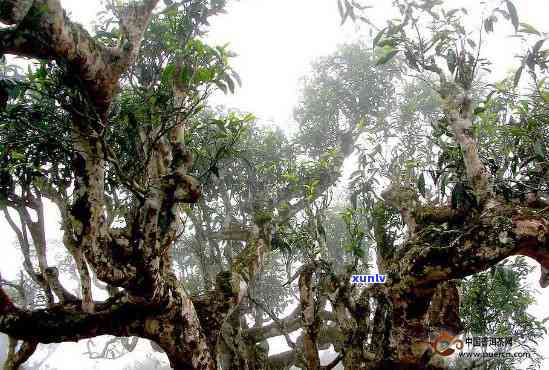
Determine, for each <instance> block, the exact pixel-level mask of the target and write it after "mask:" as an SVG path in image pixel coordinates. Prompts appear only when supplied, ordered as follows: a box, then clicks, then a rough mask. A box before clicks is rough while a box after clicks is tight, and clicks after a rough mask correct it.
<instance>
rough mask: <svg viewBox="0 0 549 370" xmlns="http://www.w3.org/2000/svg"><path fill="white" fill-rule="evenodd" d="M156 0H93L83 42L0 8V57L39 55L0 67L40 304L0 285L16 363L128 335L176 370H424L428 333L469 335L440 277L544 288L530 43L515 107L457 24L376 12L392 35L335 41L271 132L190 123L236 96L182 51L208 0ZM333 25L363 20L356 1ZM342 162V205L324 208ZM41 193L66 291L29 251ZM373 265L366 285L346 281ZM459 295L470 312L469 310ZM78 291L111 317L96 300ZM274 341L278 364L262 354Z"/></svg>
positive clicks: (198, 32) (32, 6) (9, 186)
mask: <svg viewBox="0 0 549 370" xmlns="http://www.w3.org/2000/svg"><path fill="white" fill-rule="evenodd" d="M158 3H159V2H158V1H156V0H143V1H128V2H107V3H106V7H105V12H104V13H102V15H101V17H100V18H99V20H98V26H97V29H96V30H95V31H94V34H93V35H90V34H89V33H88V32H87V31H85V30H84V29H83V28H82V27H81V26H79V25H77V24H75V23H74V22H71V21H70V20H69V18H68V17H67V16H66V15H65V13H64V11H63V9H62V7H61V6H60V3H59V1H57V0H48V1H46V0H44V1H41V0H34V1H14V0H4V1H3V2H1V3H0V9H1V10H2V13H0V22H2V23H3V24H4V25H6V27H3V28H1V29H0V41H1V42H0V53H2V54H13V55H17V56H23V57H28V58H33V59H34V60H35V64H34V65H33V67H31V68H30V70H29V71H28V73H26V74H25V75H21V74H15V73H13V71H11V70H10V69H9V68H8V67H7V66H6V67H3V69H2V71H5V73H3V74H2V80H1V81H2V82H1V84H0V87H1V88H0V92H1V94H0V98H1V99H0V103H1V104H2V106H1V107H0V108H2V110H1V112H0V200H1V206H2V208H3V209H4V210H5V212H4V214H5V216H6V218H7V219H8V222H9V218H10V217H13V216H11V215H16V217H14V218H12V219H11V222H10V225H11V226H12V229H13V230H14V232H15V234H16V236H17V238H18V241H19V246H20V247H21V250H22V252H23V256H24V264H23V267H24V269H25V271H26V273H27V276H28V279H25V281H30V282H32V283H33V284H35V285H36V286H37V287H39V288H38V289H39V292H40V294H41V295H42V296H43V298H44V299H43V301H42V302H41V303H40V305H39V306H38V307H32V308H30V307H25V306H24V305H23V304H21V302H18V301H17V300H16V299H15V297H16V294H15V292H13V291H10V289H9V283H10V282H5V284H3V285H4V287H5V288H4V289H2V290H0V331H2V332H5V333H7V334H9V335H10V336H11V337H12V338H14V339H16V340H19V341H21V342H22V346H29V347H32V346H36V344H37V343H60V342H64V341H75V340H80V339H90V338H94V337H96V336H99V335H111V336H113V338H112V339H109V340H108V343H107V346H105V347H103V348H99V349H96V347H95V346H93V345H92V343H89V347H88V349H89V351H88V355H89V356H97V357H107V358H110V357H113V358H114V357H118V356H120V355H123V354H125V353H128V352H131V351H133V350H134V349H135V348H136V345H137V338H145V339H149V340H150V341H151V342H150V343H151V347H152V349H151V352H152V351H163V352H165V353H166V355H167V356H168V359H169V361H170V365H171V367H172V368H174V369H216V368H222V369H289V368H290V367H291V366H297V367H300V368H307V369H331V368H334V367H335V366H337V364H338V363H340V362H341V363H342V364H343V365H344V367H345V368H346V369H358V368H360V369H362V368H369V369H424V368H442V367H446V366H447V364H446V363H444V362H443V361H440V359H437V357H436V356H434V355H433V353H432V350H430V349H429V348H430V347H429V346H427V345H426V344H425V341H426V340H427V339H428V338H429V334H431V333H430V331H439V330H440V329H445V330H449V331H453V332H454V333H456V334H457V333H459V332H461V331H462V327H463V324H471V325H478V324H479V320H477V318H476V317H478V315H473V314H471V315H470V316H465V318H467V317H471V321H470V322H468V321H467V320H464V322H463V323H462V322H461V321H460V320H459V318H460V314H459V307H460V291H459V289H460V288H459V286H458V285H459V280H460V279H462V278H464V277H466V276H470V275H474V274H476V273H481V272H482V271H484V270H486V269H487V268H491V267H492V266H495V265H496V264H497V263H499V262H500V261H502V260H503V259H505V258H506V257H508V256H512V255H528V256H531V257H533V258H535V259H536V260H538V262H540V264H541V265H542V278H541V280H540V283H541V285H542V286H545V285H546V284H547V268H549V265H548V264H547V262H546V261H547V257H546V254H547V253H546V250H545V249H546V247H547V240H549V239H548V238H549V226H548V224H549V223H548V221H547V217H549V216H548V215H547V206H548V203H547V200H546V199H545V196H544V193H545V192H546V191H547V181H546V180H547V171H546V144H547V140H546V139H547V130H546V125H545V124H544V123H546V120H547V117H548V115H547V94H548V93H547V91H548V90H547V86H546V83H545V82H544V81H545V80H543V78H542V77H541V76H543V74H544V73H546V69H547V68H546V65H545V63H546V54H547V53H546V51H545V50H544V49H542V46H543V42H542V40H539V41H537V42H536V43H535V44H534V46H533V47H532V49H531V50H529V52H528V54H527V55H526V56H525V58H524V66H523V67H522V69H521V71H526V72H529V75H530V76H531V77H533V79H534V81H535V85H532V86H533V87H534V88H533V89H532V92H531V93H529V94H526V95H525V96H520V98H519V97H518V96H517V94H518V91H517V90H515V89H514V87H513V84H516V83H518V81H519V78H520V77H521V75H522V72H521V73H517V74H516V75H515V76H513V78H512V80H513V81H511V82H507V83H501V84H498V85H497V86H496V91H495V92H494V93H491V91H490V92H489V91H486V90H487V89H485V88H483V87H482V86H480V84H479V81H480V80H479V78H478V73H479V71H480V69H481V68H484V67H486V66H487V61H486V60H484V59H480V58H479V57H478V55H479V54H478V51H479V49H480V48H481V45H480V44H478V42H476V41H474V40H472V39H471V37H470V34H469V33H467V32H466V31H465V29H464V28H463V26H462V17H463V16H464V14H463V13H465V12H464V11H463V10H462V9H452V10H445V9H443V6H442V4H441V3H440V2H439V1H422V2H421V3H417V2H413V1H404V0H396V1H395V2H394V6H395V7H396V8H397V9H398V10H399V11H400V12H401V19H399V20H393V21H391V22H390V23H389V25H388V26H387V27H386V28H385V29H383V30H382V31H380V32H379V33H378V35H377V36H376V37H375V41H374V45H375V50H374V52H371V51H369V50H368V48H366V47H364V44H363V45H348V46H344V47H342V48H341V49H340V50H338V51H337V52H336V53H334V54H333V55H330V56H327V57H324V58H321V59H320V60H319V61H318V62H317V63H316V64H315V66H314V72H313V73H312V74H311V75H310V76H308V78H306V80H305V83H304V87H303V96H302V100H301V101H300V103H299V104H298V106H297V108H296V121H297V122H298V124H299V130H298V133H297V135H296V137H295V138H289V137H286V136H285V135H284V133H283V132H282V131H280V130H276V129H271V128H268V127H262V126H260V125H259V124H258V123H257V122H255V119H254V117H253V116H252V115H249V114H242V113H237V112H227V111H226V110H223V109H221V110H216V109H212V108H209V107H208V100H207V99H208V97H209V95H210V94H211V92H212V91H214V90H216V89H220V90H222V91H226V92H232V91H234V89H235V88H236V85H238V83H239V78H238V76H237V75H236V74H235V73H234V71H232V69H231V68H230V66H229V60H230V57H231V56H232V55H233V54H231V52H230V51H228V50H227V48H226V47H212V46H209V45H207V44H205V43H204V42H203V37H202V36H203V35H204V32H205V31H206V27H207V26H208V19H209V17H210V16H212V15H215V14H219V13H221V12H222V11H223V8H224V5H225V2H224V1H203V0H184V1H167V0H165V1H164V4H163V5H160V4H158ZM503 4H506V5H505V8H503V7H502V6H503ZM502 6H499V7H497V8H496V9H495V10H494V13H493V15H492V14H491V15H490V18H489V19H487V21H486V22H485V28H486V31H490V32H492V31H493V29H494V27H493V23H494V22H495V19H496V18H495V17H496V16H498V15H502V16H505V17H507V18H509V19H510V20H511V23H512V24H514V25H515V24H516V26H517V27H519V25H518V23H517V22H518V20H517V15H516V9H515V8H514V6H512V4H511V3H510V2H508V1H507V2H504V3H502ZM340 9H341V11H342V15H343V17H344V20H345V19H346V18H352V19H357V20H359V19H362V18H360V17H361V15H360V12H361V7H360V4H357V3H356V2H349V1H341V2H340ZM362 10H364V8H362ZM417 27H421V28H422V29H424V30H425V32H420V33H419V34H418V33H417V32H416V28H417ZM521 27H522V28H521V29H520V33H519V35H525V34H527V33H528V32H529V34H535V33H537V31H536V30H535V29H533V28H532V27H531V26H528V27H529V28H528V27H527V26H525V25H522V26H521ZM416 35H417V36H416ZM538 36H541V35H538ZM538 36H536V37H538ZM453 53H455V55H454V57H455V58H453V57H452V55H453ZM410 73H415V74H416V75H417V76H418V77H420V78H421V79H422V81H423V82H422V83H419V82H417V81H412V80H410V79H409V78H408V77H406V76H407V75H409V74H410ZM431 87H432V88H433V89H430V88H431ZM433 90H434V91H436V93H437V94H433V93H432V91H433ZM348 159H349V160H350V161H353V166H356V167H354V168H353V172H352V174H351V179H350V182H349V199H348V201H347V200H343V199H341V200H339V201H334V198H335V197H336V196H338V195H339V194H340V193H338V192H336V186H337V185H338V182H339V180H340V179H341V176H342V172H343V169H344V166H343V165H344V163H345V161H346V160H348ZM350 161H348V162H350ZM388 184H390V186H388V187H387V185H388ZM45 199H49V200H50V201H52V202H53V203H54V204H55V205H56V206H57V208H58V209H59V213H60V215H61V221H62V224H61V231H62V232H63V246H64V247H65V248H66V250H67V252H68V254H70V256H71V257H72V259H73V260H74V264H75V269H76V271H77V272H78V276H79V279H80V284H79V285H80V293H79V294H73V293H72V292H71V291H69V290H68V289H66V288H65V287H64V286H63V285H62V284H61V282H60V279H59V273H60V272H61V273H67V272H69V273H70V271H68V270H67V269H61V268H57V267H54V266H52V263H51V259H50V258H49V256H48V253H47V251H48V250H51V246H50V245H48V243H47V242H46V240H45V230H44V227H45V226H44V225H45V222H44V220H45V217H46V216H45V215H44V201H45ZM30 251H32V253H31V252H30ZM374 256H375V259H374ZM374 261H375V263H376V264H377V269H378V270H379V271H380V272H381V273H383V274H386V275H387V282H386V284H384V285H375V286H369V287H366V288H362V287H359V286H356V285H353V284H351V275H352V274H355V273H362V272H368V271H373V263H374ZM498 268H499V267H496V268H495V269H498ZM512 277H513V279H515V280H514V281H517V280H516V279H517V278H518V277H519V276H517V275H516V274H515V275H512ZM474 279H475V278H473V280H472V282H466V283H464V286H465V287H466V288H465V290H464V292H461V293H462V297H464V298H465V299H464V300H463V302H464V303H463V307H464V312H466V313H467V312H476V311H475V310H478V309H479V306H475V305H471V304H467V302H468V301H467V299H468V297H472V296H474V295H475V294H476V293H475V288H474V287H475V280H474ZM95 280H97V283H98V284H99V285H100V286H103V287H104V288H105V290H106V291H107V292H108V294H109V298H108V299H107V300H105V301H95V300H94V299H93V297H92V290H91V286H92V284H93V283H94V282H95ZM498 284H499V283H497V284H496V285H494V287H496V286H500V285H501V284H500V285H498ZM511 288H512V289H511ZM507 291H508V292H511V291H513V292H517V291H518V288H517V285H516V284H515V285H513V286H512V287H509V289H508V290H507ZM10 297H11V298H10ZM528 299H529V296H523V299H522V300H521V299H518V301H515V302H512V303H513V307H514V308H515V309H520V308H524V307H525V304H526V303H527V302H526V301H528ZM292 303H294V306H295V307H290V304H292ZM494 304H496V302H494ZM490 307H491V308H493V307H492V306H490ZM467 310H470V311H467ZM286 311H291V312H290V314H289V315H287V316H283V313H284V312H286ZM462 316H463V315H462ZM525 317H526V316H524V315H523V316H522V318H525ZM511 324H514V321H513V320H510V319H508V320H507V321H506V322H502V323H501V328H505V327H506V326H505V325H511ZM471 327H472V326H471ZM516 328H519V329H521V330H523V329H525V328H526V329H528V327H527V325H525V323H521V325H518V326H516ZM530 329H531V330H530V332H529V334H528V335H529V336H528V338H529V340H532V339H534V338H535V337H536V336H538V335H541V333H540V330H539V327H538V325H537V323H536V324H535V325H534V324H533V325H532V326H531V328H530ZM298 330H299V335H298V336H297V339H296V340H292V337H291V336H290V334H292V333H293V332H296V331H298ZM496 332H497V330H496ZM278 336H282V337H283V338H284V340H285V341H286V343H287V345H288V347H289V348H290V349H289V350H288V351H285V352H282V353H278V354H275V355H271V356H269V346H268V341H267V340H268V339H269V338H273V337H278ZM330 346H333V348H334V350H335V351H336V352H337V355H336V357H335V359H334V360H333V361H332V362H331V363H330V364H327V365H321V363H320V355H319V350H323V349H328V348H330ZM22 348H23V347H22ZM30 352H31V353H32V351H30ZM153 362H154V360H151V363H148V364H147V365H144V366H156V365H157V364H154V363H153Z"/></svg>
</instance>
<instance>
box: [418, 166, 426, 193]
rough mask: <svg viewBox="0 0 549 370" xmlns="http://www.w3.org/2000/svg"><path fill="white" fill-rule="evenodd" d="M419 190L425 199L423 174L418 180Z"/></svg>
mask: <svg viewBox="0 0 549 370" xmlns="http://www.w3.org/2000/svg"><path fill="white" fill-rule="evenodd" d="M417 189H418V190H419V193H420V194H421V195H422V196H423V197H424V198H425V176H423V172H422V173H421V175H419V177H418V179H417Z"/></svg>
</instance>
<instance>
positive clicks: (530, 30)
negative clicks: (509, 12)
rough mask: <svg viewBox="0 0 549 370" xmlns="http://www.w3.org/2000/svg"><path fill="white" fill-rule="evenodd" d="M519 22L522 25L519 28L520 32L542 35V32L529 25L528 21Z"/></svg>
mask: <svg viewBox="0 0 549 370" xmlns="http://www.w3.org/2000/svg"><path fill="white" fill-rule="evenodd" d="M519 24H520V26H521V27H522V28H521V29H520V30H519V32H522V33H530V34H533V35H539V36H541V33H540V32H539V31H538V30H537V29H535V28H534V27H533V26H531V25H529V24H528V23H519Z"/></svg>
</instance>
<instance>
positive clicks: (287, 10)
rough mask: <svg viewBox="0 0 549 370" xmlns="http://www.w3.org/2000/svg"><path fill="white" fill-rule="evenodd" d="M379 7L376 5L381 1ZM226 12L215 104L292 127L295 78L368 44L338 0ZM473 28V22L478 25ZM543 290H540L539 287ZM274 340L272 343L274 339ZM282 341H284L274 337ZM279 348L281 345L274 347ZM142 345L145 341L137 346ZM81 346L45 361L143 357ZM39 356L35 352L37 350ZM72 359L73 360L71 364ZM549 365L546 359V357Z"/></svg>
mask: <svg viewBox="0 0 549 370" xmlns="http://www.w3.org/2000/svg"><path fill="white" fill-rule="evenodd" d="M61 2H62V3H63V5H64V7H65V8H66V9H67V10H68V11H69V14H70V16H71V18H72V19H73V20H75V21H78V22H80V23H82V24H83V25H84V26H86V27H87V28H88V29H91V24H92V23H93V21H94V19H95V14H96V13H97V11H98V10H99V9H100V1H99V0H87V1H82V0H61ZM391 2H392V1H390V0H376V1H371V2H370V3H375V4H376V6H377V9H375V10H372V12H371V13H370V14H369V16H370V18H371V19H373V20H374V21H377V23H378V24H380V25H381V24H382V22H383V20H384V19H387V17H389V16H390V15H393V13H391V12H392V9H391V7H390V4H391ZM451 2H452V5H453V6H455V7H461V6H463V7H466V8H467V9H468V10H469V11H470V14H472V15H474V17H473V18H476V23H479V22H480V19H481V15H482V12H481V7H480V5H479V3H480V1H478V0H477V1H473V0H451ZM380 4H381V5H380ZM515 4H516V5H517V8H518V10H519V17H520V18H521V21H522V22H527V23H530V24H532V25H533V26H535V27H536V28H538V29H540V30H542V31H549V30H548V29H547V26H546V24H547V14H549V6H548V5H547V4H548V1H547V0H515ZM227 10H228V14H226V15H222V16H219V17H217V18H216V19H214V20H213V21H212V22H211V31H210V34H209V35H208V41H209V42H210V43H213V44H225V43H230V48H231V50H233V51H235V52H236V53H237V54H238V57H236V58H235V59H234V61H233V63H232V64H233V67H234V68H235V69H236V70H237V72H238V73H239V74H240V75H241V77H242V81H243V87H242V88H240V89H238V90H237V92H236V94H235V95H234V96H223V94H216V95H215V96H214V99H213V102H214V103H218V104H225V105H227V106H229V107H234V108H237V109H239V110H243V111H249V112H252V113H253V114H255V115H256V116H257V117H258V118H259V119H260V120H262V121H266V122H271V123H273V124H277V125H281V126H282V127H285V128H291V127H292V125H293V122H292V110H293V107H294V106H295V105H296V103H297V101H298V98H299V86H300V77H302V76H303V75H304V74H306V73H307V72H308V71H309V69H310V63H311V61H312V60H314V59H315V58H316V57H319V56H322V55H325V54H328V53H330V52H332V51H334V50H335V49H336V47H337V45H338V44H341V43H344V42H352V41H355V40H358V39H363V40H365V41H367V42H370V41H369V39H368V37H369V36H368V32H367V31H365V30H364V31H360V30H358V29H357V28H356V26H354V25H353V24H352V23H351V22H348V24H347V25H346V26H345V27H341V26H340V17H339V14H338V11H337V2H336V0H241V1H237V2H235V1H233V2H232V3H231V5H230V6H229V7H228V9H227ZM476 27H478V25H477V26H476ZM497 27H499V28H497V29H496V31H498V30H499V29H505V32H503V33H497V32H496V33H497V35H495V36H491V38H489V39H488V40H487V46H486V47H485V49H484V50H483V53H484V54H485V55H486V56H488V57H489V58H490V59H491V60H492V61H494V68H493V70H494V74H493V75H492V76H489V79H490V80H493V81H495V80H498V79H501V78H502V77H504V76H505V74H506V73H509V72H510V71H511V70H512V69H513V68H516V67H517V66H518V61H517V59H515V58H514V55H515V54H517V53H518V52H520V47H521V45H520V44H519V43H518V42H517V41H516V40H515V39H511V38H508V37H506V36H508V35H511V33H512V28H511V27H510V26H509V27H503V25H498V26H497ZM47 216H48V218H49V222H48V225H47V230H46V233H47V237H48V239H59V237H60V232H59V227H58V215H57V213H56V211H55V210H53V208H51V207H49V211H48V213H47ZM0 235H2V236H3V244H4V251H6V250H7V249H9V248H11V253H6V252H4V254H3V263H2V264H0V271H1V272H2V275H3V276H4V277H13V276H14V274H15V273H16V272H17V271H18V270H19V269H20V265H19V261H20V257H19V252H18V251H17V250H16V249H15V247H13V246H12V245H13V244H14V243H15V236H14V235H13V233H12V232H11V229H9V227H8V226H7V224H6V223H5V221H4V220H3V219H1V220H0ZM538 277H539V267H538V266H536V270H535V271H534V274H533V276H532V277H531V283H532V284H535V286H536V287H537V285H538V284H537V280H538ZM540 291H541V290H540ZM544 293H545V294H544V296H542V295H539V303H538V305H536V307H534V308H533V310H532V312H533V313H534V314H535V315H536V316H538V317H539V318H543V317H546V316H549V313H548V312H547V310H546V309H544V308H543V307H545V308H546V307H548V306H549V292H544ZM277 343H278V342H277ZM280 343H282V341H280ZM548 343H549V341H547V340H546V343H545V345H544V344H541V346H543V347H545V348H546V349H545V355H546V356H549V345H548ZM277 347H278V351H280V350H282V349H283V345H280V346H277ZM142 348H143V349H148V348H149V347H148V345H144V344H143V347H142ZM84 350H85V347H84V346H83V345H81V344H75V343H70V344H63V345H62V346H61V347H60V348H59V349H58V350H57V351H56V352H55V353H54V355H53V356H52V357H51V359H50V361H49V362H48V363H49V364H50V366H51V368H57V369H60V370H65V369H66V370H73V369H75V368H76V367H77V368H79V369H80V370H91V369H121V368H123V367H124V366H125V365H126V364H129V363H130V362H131V360H132V359H133V358H141V359H142V358H144V357H145V354H144V353H138V354H132V355H131V356H132V357H131V358H126V359H122V360H117V361H115V362H112V361H92V360H87V359H86V357H85V355H83V352H84ZM36 356H37V357H39V356H40V354H37V355H36ZM76 364H77V365H76ZM546 364H547V366H546V368H549V361H546Z"/></svg>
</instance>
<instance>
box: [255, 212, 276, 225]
mask: <svg viewBox="0 0 549 370" xmlns="http://www.w3.org/2000/svg"><path fill="white" fill-rule="evenodd" d="M272 220H273V213H272V212H267V211H258V212H255V213H254V223H255V224H256V225H258V226H262V225H265V224H267V223H269V222H271V221H272Z"/></svg>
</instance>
